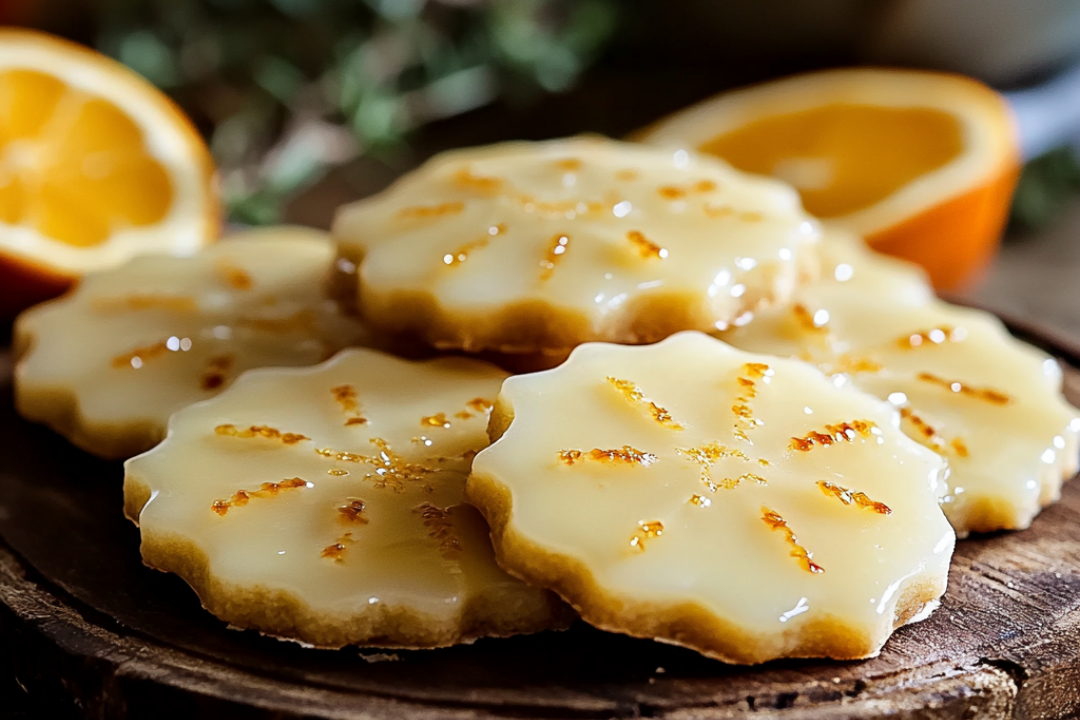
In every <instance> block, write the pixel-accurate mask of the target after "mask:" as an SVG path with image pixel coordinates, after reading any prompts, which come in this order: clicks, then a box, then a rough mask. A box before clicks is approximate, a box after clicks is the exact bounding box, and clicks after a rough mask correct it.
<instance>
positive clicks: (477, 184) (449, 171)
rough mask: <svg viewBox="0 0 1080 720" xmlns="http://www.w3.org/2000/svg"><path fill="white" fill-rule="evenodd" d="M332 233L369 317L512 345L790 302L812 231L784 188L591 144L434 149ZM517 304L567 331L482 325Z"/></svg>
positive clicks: (641, 150) (678, 158) (349, 212)
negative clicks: (668, 309) (661, 315)
mask: <svg viewBox="0 0 1080 720" xmlns="http://www.w3.org/2000/svg"><path fill="white" fill-rule="evenodd" d="M333 233H334V236H335V238H336V239H337V240H338V242H339V246H340V251H341V253H342V255H343V256H344V257H345V258H347V259H349V260H350V261H352V262H356V263H358V264H359V271H358V277H359V289H358V297H359V306H360V309H361V311H362V312H363V314H364V315H365V317H367V318H368V319H369V320H370V321H371V322H372V323H374V324H377V325H381V326H383V327H386V328H387V329H391V330H403V329H404V330H413V331H417V332H421V333H424V334H425V335H426V338H427V339H428V340H429V341H431V342H433V343H435V344H439V345H442V346H447V347H450V346H456V347H464V348H466V349H470V350H479V349H496V350H507V351H537V350H545V349H546V350H558V349H562V348H560V347H551V346H550V345H544V344H543V343H544V342H554V341H559V342H563V343H570V345H564V346H562V347H564V348H568V347H570V346H571V345H572V344H574V343H576V342H580V341H584V340H612V341H618V342H639V341H642V340H650V339H651V340H655V339H659V338H658V337H649V332H650V330H651V327H645V326H647V325H649V324H650V323H651V324H660V326H661V329H663V330H664V331H665V333H666V331H667V330H671V331H677V330H681V329H699V330H710V329H714V328H715V327H717V324H719V325H720V326H724V325H726V324H727V323H730V322H733V321H734V320H735V319H736V318H737V317H738V316H740V315H741V314H742V313H744V312H746V311H747V310H751V309H753V308H755V307H757V306H758V305H760V304H761V303H763V302H770V301H782V300H784V299H786V298H787V297H788V296H789V295H790V293H791V291H792V289H793V287H794V286H795V284H796V281H797V275H798V272H799V269H800V265H805V264H806V257H805V255H806V253H807V249H808V248H809V247H810V246H812V245H813V244H814V243H815V242H816V241H817V238H818V228H817V223H816V222H814V221H812V219H811V218H810V217H809V216H808V215H806V214H805V213H804V212H803V211H802V209H801V207H800V205H799V200H798V195H797V194H796V193H795V192H794V191H793V190H791V189H790V188H789V187H787V186H785V185H782V184H780V183H778V182H776V181H772V180H768V179H764V178H756V177H752V176H748V175H744V174H742V173H739V172H737V171H735V170H733V169H731V168H730V167H728V166H727V165H725V164H724V163H722V162H720V161H717V160H715V159H713V158H708V157H703V156H695V155H690V154H687V153H686V152H684V151H678V152H674V153H673V152H669V151H666V150H657V149H653V148H646V147H643V146H637V145H630V144H626V143H617V142H614V141H610V140H605V139H601V138H575V139H569V140H557V141H550V142H544V143H523V142H517V143H505V144H501V145H494V146H489V147H482V148H473V149H466V150H456V151H452V152H448V153H444V154H442V155H440V156H438V157H436V158H435V159H433V160H431V161H430V162H428V163H427V164H426V165H424V166H423V167H422V168H420V169H419V170H417V171H415V172H413V173H412V174H410V175H408V176H406V177H405V178H403V179H402V180H400V181H398V182H397V183H396V184H395V185H394V186H392V187H391V188H390V189H389V190H387V191H386V192H384V193H382V194H380V195H378V196H376V197H374V198H371V199H367V200H362V201H360V202H357V203H354V204H352V205H348V206H345V207H344V208H342V209H341V210H340V211H339V214H338V217H337V220H336V222H335V224H334V231H333ZM560 237H563V238H566V240H565V242H564V243H562V245H560V242H559V238H560ZM650 243H651V245H650ZM800 261H801V262H800ZM406 298H409V299H410V302H412V303H413V304H408V303H407V301H406ZM417 298H420V299H422V301H423V303H426V304H424V305H422V306H420V307H418V306H416V305H415V301H416V300H417ZM658 302H663V303H665V304H670V305H671V306H672V307H673V308H675V309H676V310H675V312H673V313H665V314H667V315H670V314H675V315H678V314H681V315H684V316H685V317H683V318H681V319H680V320H677V321H672V322H678V323H679V326H678V327H674V328H673V329H670V328H667V327H666V326H665V325H663V323H664V322H667V320H665V319H657V318H652V319H650V320H647V321H642V318H649V317H650V316H649V311H650V307H649V306H650V305H652V306H653V308H652V309H654V310H655V306H656V303H658ZM407 305H408V306H407ZM522 305H528V306H531V307H533V308H534V313H547V317H548V318H549V321H550V323H551V324H552V325H558V324H560V323H561V324H562V325H563V328H561V329H560V330H558V331H552V332H551V333H550V334H548V335H545V334H544V331H543V330H542V329H540V328H537V329H535V330H534V334H533V335H532V336H531V337H524V338H523V337H522V334H523V333H522V330H521V328H519V327H507V328H501V329H500V328H495V329H489V328H487V327H486V325H488V324H493V323H494V324H498V323H500V322H505V323H507V324H509V325H513V319H512V318H505V319H503V318H501V317H500V313H507V312H510V310H511V309H513V308H516V307H519V306H522ZM536 306H539V307H540V308H543V310H535V307H536ZM635 323H638V324H637V325H635ZM570 326H573V327H574V328H577V329H575V330H572V331H571V330H569V329H567V328H568V327H570ZM579 326H580V327H579ZM560 333H561V334H560ZM526 334H527V333H526ZM553 338H557V340H554V339H553Z"/></svg>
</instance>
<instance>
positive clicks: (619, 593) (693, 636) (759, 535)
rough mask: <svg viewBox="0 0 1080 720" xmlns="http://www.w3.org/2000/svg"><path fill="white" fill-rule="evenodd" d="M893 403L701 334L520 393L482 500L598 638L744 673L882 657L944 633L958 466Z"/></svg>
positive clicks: (521, 562)
mask: <svg viewBox="0 0 1080 720" xmlns="http://www.w3.org/2000/svg"><path fill="white" fill-rule="evenodd" d="M899 422H900V417H899V413H898V412H897V411H896V410H895V409H894V408H892V407H891V406H889V405H888V404H887V403H884V402H882V401H880V400H878V399H877V398H874V397H872V396H870V395H867V394H865V393H862V392H859V391H857V390H855V389H853V388H851V387H850V386H849V385H848V384H847V383H846V382H845V378H843V377H840V378H838V379H836V380H833V379H830V378H828V377H826V376H824V375H823V374H822V373H820V372H819V371H818V370H817V369H816V368H814V367H812V366H810V365H807V364H805V363H801V362H798V361H794V360H789V359H778V358H773V357H770V356H762V355H753V354H749V353H744V352H741V351H739V350H735V349H734V348H732V347H730V346H728V345H726V344H724V343H722V342H720V341H718V340H715V339H713V338H710V337H708V336H706V335H702V334H700V333H680V334H678V335H675V336H673V337H671V338H669V339H667V340H665V341H663V342H661V343H658V344H656V345H649V346H644V347H632V346H625V345H608V344H588V345H583V346H581V347H579V348H577V349H576V350H575V351H574V352H573V354H571V356H570V359H569V360H568V361H567V362H566V363H565V364H563V365H561V366H560V367H558V368H556V369H554V370H550V371H547V372H542V373H537V374H533V375H522V376H517V377H512V378H510V379H508V380H507V381H506V382H505V383H504V385H503V389H502V392H500V393H499V396H498V399H497V400H496V405H495V409H494V412H493V415H492V420H491V425H490V426H489V433H490V434H491V435H492V437H493V439H494V442H493V443H492V445H491V446H490V447H489V448H488V449H486V450H484V451H482V452H481V453H480V454H479V455H478V456H477V457H476V459H475V461H474V463H473V470H472V474H471V476H470V477H469V483H468V487H467V493H468V497H469V500H470V501H471V502H473V503H474V504H475V505H476V506H477V507H478V508H479V509H480V511H481V512H482V513H483V514H484V516H485V517H486V518H487V520H488V522H489V523H490V524H491V528H492V539H493V542H494V544H495V549H496V553H497V555H498V558H499V563H500V564H501V565H502V566H503V567H504V568H506V569H507V570H509V571H510V572H511V573H513V574H515V575H518V576H519V577H521V578H523V579H525V580H526V581H528V582H530V583H533V584H536V585H540V586H544V587H550V588H552V589H554V590H555V591H556V592H558V593H559V594H560V595H562V596H563V598H564V599H566V600H567V601H569V602H570V604H571V605H573V606H574V607H575V608H576V609H577V610H578V611H579V612H580V613H581V616H582V618H583V619H585V620H586V621H588V622H590V623H592V624H594V625H596V626H598V627H601V628H604V629H607V630H614V631H617V632H623V633H627V634H630V635H636V636H640V637H649V638H655V639H657V640H660V641H663V642H669V643H675V644H678V645H684V646H687V647H690V648H694V649H695V650H698V651H700V652H702V653H705V654H707V655H710V656H712V657H715V658H718V659H720V660H724V661H726V662H736V663H760V662H765V661H767V660H772V659H775V658H793V657H829V658H836V659H854V658H865V657H870V656H873V655H874V654H876V653H877V652H878V651H879V649H880V648H881V646H882V644H883V643H884V642H885V641H886V639H887V638H888V637H889V636H890V634H891V633H892V632H893V630H894V628H896V627H899V626H901V625H904V624H906V623H909V622H914V621H916V620H919V619H922V618H924V617H926V616H927V615H928V614H929V612H930V611H931V610H932V609H933V608H934V607H935V605H936V602H937V599H938V598H939V597H940V596H941V594H942V593H943V592H944V590H945V584H946V575H947V571H948V565H949V559H950V557H951V554H952V549H953V544H954V534H953V531H952V528H950V527H949V523H948V522H947V521H946V519H945V517H944V515H943V514H942V512H941V509H940V507H939V506H938V501H939V498H940V497H941V496H942V495H943V494H944V493H945V492H946V491H947V488H946V485H945V482H944V476H945V472H946V465H945V462H944V461H943V460H942V459H941V457H939V456H938V455H937V454H935V453H933V452H931V451H930V450H928V449H926V448H924V447H922V446H921V445H919V444H917V443H916V442H914V441H913V440H911V439H910V438H909V437H907V436H906V435H904V434H903V433H902V432H901V431H900V430H899V427H898V425H899Z"/></svg>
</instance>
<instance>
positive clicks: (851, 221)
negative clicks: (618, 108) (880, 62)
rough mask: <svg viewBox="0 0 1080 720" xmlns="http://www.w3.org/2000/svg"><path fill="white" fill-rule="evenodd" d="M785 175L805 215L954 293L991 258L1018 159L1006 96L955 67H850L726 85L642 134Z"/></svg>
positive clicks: (650, 140) (651, 140)
mask: <svg viewBox="0 0 1080 720" xmlns="http://www.w3.org/2000/svg"><path fill="white" fill-rule="evenodd" d="M639 139H641V140H643V141H645V142H648V143H650V144H660V145H665V146H679V147H685V148H688V149H689V148H693V149H696V150H699V151H703V152H706V153H710V154H713V155H717V156H719V157H721V158H723V159H725V160H727V161H728V162H729V163H731V164H732V165H734V166H735V167H736V168H738V169H740V170H745V171H748V172H754V173H759V174H765V175H773V176H776V177H780V178H782V179H784V180H787V181H788V182H790V183H791V184H792V185H794V186H795V187H796V188H797V189H798V190H799V192H800V194H801V196H802V199H803V203H804V205H805V206H806V209H807V210H808V211H809V212H810V213H811V214H814V215H816V216H818V217H819V218H821V219H823V220H826V221H828V222H829V223H832V224H834V225H838V226H841V227H843V228H846V229H848V230H851V231H853V232H855V233H858V234H860V235H862V236H863V237H864V238H865V239H866V241H867V243H869V244H870V245H871V246H872V247H874V248H875V249H877V250H879V251H881V252H885V253H888V254H890V255H895V256H898V257H903V258H906V259H909V260H913V261H915V262H918V263H919V264H921V265H922V266H923V267H925V268H926V269H927V271H928V272H929V274H930V277H931V279H932V280H933V282H934V285H935V287H937V288H939V289H949V288H955V287H957V286H959V285H961V284H963V283H964V282H965V281H966V280H968V279H969V278H970V277H971V276H972V274H973V273H975V272H976V271H978V270H979V269H980V268H981V267H983V266H984V265H985V264H986V263H987V262H988V261H989V260H990V258H991V257H992V256H993V254H994V251H995V249H996V247H997V243H998V240H999V237H1000V234H1001V230H1002V227H1003V225H1004V223H1005V220H1006V216H1007V213H1008V207H1009V199H1010V197H1011V195H1012V190H1013V187H1014V185H1015V182H1016V176H1017V171H1018V168H1019V164H1020V156H1019V150H1018V147H1017V133H1016V128H1015V123H1014V120H1013V117H1012V114H1011V112H1010V110H1009V108H1008V106H1007V104H1006V102H1005V100H1004V99H1003V98H1002V97H1001V96H1000V95H999V94H998V93H996V92H994V91H993V90H991V89H990V88H988V87H986V86H984V85H982V84H980V83H978V82H976V81H974V80H971V79H969V78H965V77H961V76H958V75H949V74H944V73H934V72H923V71H908V70H888V69H873V68H859V69H844V70H830V71H824V72H818V73H810V74H806V75H800V76H796V77H792V78H787V79H784V80H779V81H775V82H769V83H765V84H762V85H757V86H754V87H750V88H746V89H742V90H736V91H733V92H729V93H725V94H723V95H720V96H718V97H715V98H712V99H710V100H706V101H705V102H702V103H700V104H698V105H696V106H694V107H691V108H689V109H687V110H684V111H682V112H680V113H676V114H675V115H673V116H671V117H669V118H666V119H664V120H661V121H660V122H658V123H657V124H655V125H654V126H652V127H650V128H648V129H646V130H645V131H644V132H642V133H640V134H639Z"/></svg>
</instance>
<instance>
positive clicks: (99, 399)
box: [15, 227, 369, 457]
mask: <svg viewBox="0 0 1080 720" xmlns="http://www.w3.org/2000/svg"><path fill="white" fill-rule="evenodd" d="M333 252H334V251H333V248H332V245H331V243H330V241H329V240H328V238H327V236H326V235H325V233H321V232H318V231H315V230H308V229H305V228H292V227H282V228H270V229H263V230H252V231H248V232H245V233H243V234H240V235H237V236H235V237H233V238H229V239H226V240H223V241H221V242H219V243H216V244H215V245H212V246H210V247H209V248H207V249H206V250H205V251H203V252H202V253H200V254H198V255H195V256H192V257H170V256H164V255H151V256H143V257H138V258H135V259H134V260H132V261H130V262H129V263H127V264H125V265H123V266H121V267H119V268H117V269H115V270H108V271H104V272H101V273H98V274H92V275H88V276H87V277H86V278H84V279H83V280H82V281H81V282H80V283H79V285H78V287H76V288H75V289H74V290H73V291H72V292H70V293H69V294H68V295H66V296H64V297H63V298H61V299H59V300H56V301H54V302H50V303H46V304H44V305H41V306H38V307H36V308H33V309H31V310H29V311H27V312H25V313H23V315H21V316H20V317H19V320H18V322H17V324H16V327H15V345H16V350H17V352H18V353H19V354H20V359H19V362H18V365H17V367H16V370H15V393H16V395H15V397H16V403H17V406H18V408H19V412H20V413H22V414H23V416H25V417H27V418H30V419H32V420H36V421H38V422H44V423H47V424H49V425H51V426H53V427H54V428H55V429H57V430H58V431H59V432H61V433H63V434H65V435H66V436H68V438H69V439H71V440H72V441H73V442H75V443H76V444H77V445H79V446H80V447H82V448H83V449H85V450H88V451H90V452H93V453H96V454H99V455H103V456H106V457H127V456H130V455H133V454H135V453H137V452H141V451H142V450H145V449H147V448H149V447H151V446H153V445H154V443H156V442H158V441H159V440H160V439H161V438H162V437H163V436H164V433H165V423H166V421H167V420H168V418H169V415H171V414H172V413H173V412H174V411H176V410H179V409H180V408H181V407H183V406H185V405H188V404H190V403H192V402H195V401H197V400H205V399H206V398H209V397H212V396H214V395H215V394H217V393H218V392H220V391H221V390H222V389H224V388H225V387H227V386H228V385H229V383H231V382H232V380H233V379H234V378H235V377H236V376H237V375H238V374H239V373H241V372H243V371H244V370H247V369H249V368H254V367H263V366H267V365H283V366H288V365H312V364H314V363H317V362H320V361H322V360H325V359H326V358H327V357H329V356H330V355H332V354H333V353H334V352H336V351H337V350H338V349H340V348H342V347H346V346H349V345H355V344H366V343H367V342H368V341H369V337H368V333H367V331H366V330H365V328H364V327H363V326H362V325H361V324H360V323H359V322H358V321H356V320H354V319H352V318H348V317H345V316H343V315H342V314H341V313H340V312H339V311H338V309H337V307H336V305H335V304H334V303H333V302H331V301H328V300H326V299H325V298H324V297H323V294H322V293H323V289H322V282H323V278H324V276H325V275H326V273H327V270H328V268H329V266H330V264H331V262H332V260H333Z"/></svg>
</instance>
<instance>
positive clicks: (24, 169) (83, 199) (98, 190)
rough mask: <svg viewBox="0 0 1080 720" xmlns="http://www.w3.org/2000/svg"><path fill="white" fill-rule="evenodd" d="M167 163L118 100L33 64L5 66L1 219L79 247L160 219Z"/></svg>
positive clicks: (168, 198)
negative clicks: (152, 152)
mask: <svg viewBox="0 0 1080 720" xmlns="http://www.w3.org/2000/svg"><path fill="white" fill-rule="evenodd" d="M172 201H173V187H172V182H171V181H170V179H169V176H168V173H167V172H166V170H165V168H163V167H162V166H161V164H160V163H158V162H157V161H156V160H155V159H154V158H153V157H151V156H150V155H149V154H148V152H147V148H146V146H145V139H144V137H143V133H142V131H141V130H140V129H139V127H138V126H137V125H136V124H135V123H134V122H133V121H132V120H131V118H129V117H128V116H127V115H126V114H125V113H124V112H123V111H121V110H120V109H119V108H118V107H117V106H116V105H114V104H112V103H111V102H109V101H108V100H105V99H103V98H101V97H96V96H93V95H90V94H88V93H85V92H83V91H81V90H75V89H72V88H70V87H68V86H67V85H65V84H64V83H63V82H61V81H60V80H58V79H56V78H55V77H52V76H50V75H46V74H44V73H41V72H37V71H34V70H6V71H3V72H0V223H6V224H9V225H26V226H30V227H33V228H34V229H36V230H37V231H38V232H39V233H40V234H42V235H44V236H46V237H49V238H52V239H54V240H58V241H60V242H64V243H68V244H70V245H74V246H77V247H91V246H94V245H98V244H101V243H103V242H105V241H106V240H108V239H109V237H110V235H111V234H112V233H113V232H115V231H116V230H119V229H121V228H124V227H132V226H136V227H138V226H146V225H153V224H155V223H157V222H160V221H161V220H162V219H164V217H165V216H166V214H167V213H168V211H169V208H170V206H171V205H172Z"/></svg>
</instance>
